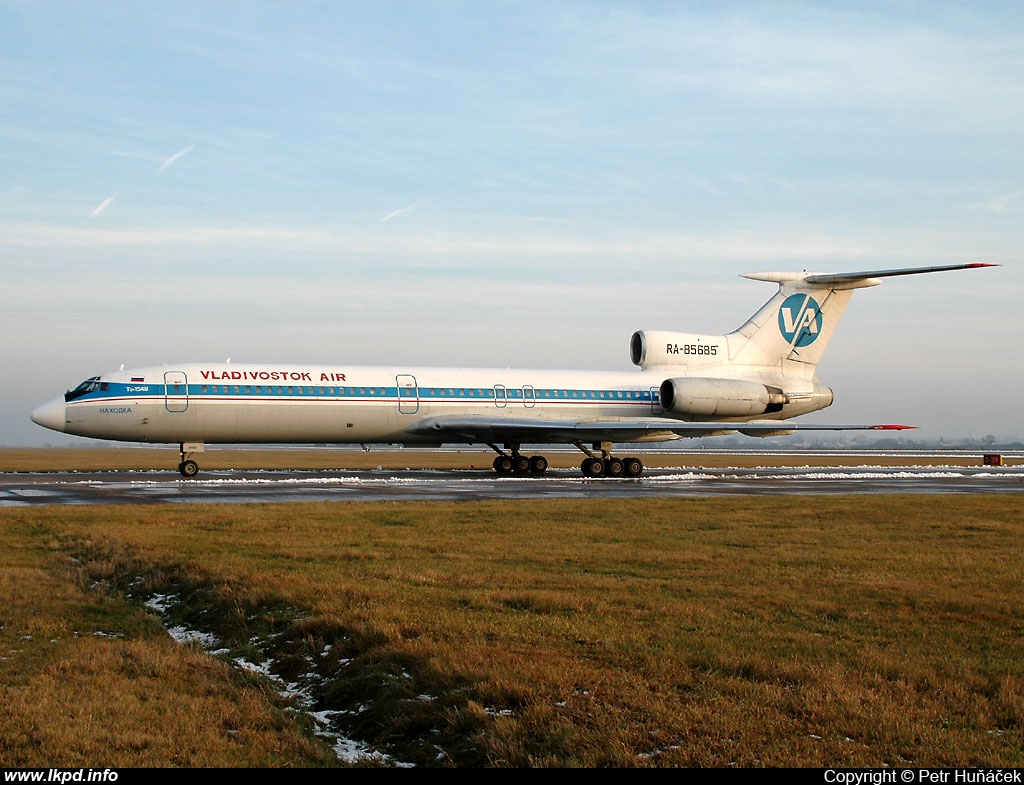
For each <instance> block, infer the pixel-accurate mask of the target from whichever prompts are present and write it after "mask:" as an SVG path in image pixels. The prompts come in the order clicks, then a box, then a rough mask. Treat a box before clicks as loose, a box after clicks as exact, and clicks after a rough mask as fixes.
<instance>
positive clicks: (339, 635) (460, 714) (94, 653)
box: [0, 494, 1024, 767]
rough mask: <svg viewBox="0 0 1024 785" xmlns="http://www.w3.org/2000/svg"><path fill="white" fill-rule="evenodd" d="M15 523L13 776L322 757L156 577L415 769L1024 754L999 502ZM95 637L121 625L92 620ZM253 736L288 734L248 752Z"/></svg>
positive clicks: (947, 499) (635, 503)
mask: <svg viewBox="0 0 1024 785" xmlns="http://www.w3.org/2000/svg"><path fill="white" fill-rule="evenodd" d="M0 523H2V532H3V538H4V539H3V548H2V551H0V552H2V553H3V559H4V562H3V564H4V573H3V574H5V575H7V576H8V578H7V580H6V581H5V582H3V583H0V588H2V591H3V595H4V596H3V597H2V598H0V601H2V605H0V608H3V609H4V610H3V611H2V613H3V614H4V617H3V625H4V626H3V629H2V630H0V642H2V645H3V646H4V647H9V648H11V649H12V650H13V649H18V648H19V647H20V645H21V644H19V643H18V642H19V641H21V640H22V639H23V637H24V636H25V635H26V634H28V635H31V645H30V646H29V649H30V650H31V651H30V652H28V653H26V654H19V655H18V657H16V658H13V659H8V660H6V661H4V663H3V668H4V671H3V673H4V679H3V682H4V684H5V687H4V689H5V690H6V694H5V695H4V701H3V703H2V704H0V727H4V728H13V729H22V730H18V731H7V733H8V735H7V736H6V737H5V742H6V743H5V745H4V746H3V748H2V749H3V750H4V751H5V753H6V754H7V755H8V756H11V755H16V756H17V757H16V758H12V760H15V761H17V762H18V765H49V764H48V763H46V762H44V761H49V762H52V761H55V760H63V757H62V756H68V757H70V759H73V760H87V759H88V760H89V761H90V762H89V763H88V764H85V763H83V765H97V764H102V765H107V764H109V763H111V761H110V759H109V758H108V757H103V758H100V759H97V758H96V757H94V756H97V755H100V753H101V751H102V750H104V749H109V750H111V751H112V752H111V754H112V755H115V756H117V761H120V762H121V765H151V763H150V762H151V761H154V760H163V761H167V760H171V761H173V762H174V763H180V764H182V765H206V764H205V763H203V761H209V760H211V759H213V758H215V757H216V756H218V755H222V756H223V757H222V762H223V763H224V764H225V765H233V764H236V763H237V764H238V765H285V763H286V762H287V763H297V764H302V765H311V764H316V763H317V762H318V761H321V760H322V759H320V758H318V757H317V753H316V751H315V750H314V751H310V749H309V748H307V747H304V746H303V742H302V741H301V740H300V737H301V733H300V732H299V731H300V728H299V725H298V724H297V723H295V722H292V723H289V722H287V721H285V720H282V717H285V718H287V715H283V714H281V713H280V710H279V709H278V708H276V707H275V705H274V703H273V701H271V700H269V698H268V695H269V692H268V691H266V690H265V689H264V687H261V686H260V685H259V682H258V681H251V680H250V681H248V682H247V681H245V680H242V681H239V680H238V678H237V677H236V676H233V675H232V672H231V671H230V670H228V669H226V668H225V667H224V666H222V665H220V664H219V663H214V662H210V661H209V660H206V659H205V658H204V657H203V656H202V655H199V654H198V653H197V652H194V651H189V650H188V649H184V650H180V649H176V648H175V647H173V646H170V645H169V644H168V643H167V642H166V641H165V640H162V639H161V636H160V634H159V631H158V630H156V629H155V624H154V619H153V617H152V615H151V614H147V613H145V612H144V610H143V609H142V608H141V607H140V606H139V605H138V604H133V603H132V602H129V601H128V600H126V598H128V597H133V598H136V601H137V600H140V599H142V598H143V597H145V596H149V595H151V594H153V593H157V592H159V593H172V592H173V593H175V594H176V596H177V597H178V598H179V600H178V602H177V604H176V605H175V606H174V607H173V608H172V610H171V611H170V615H169V617H168V618H169V619H173V620H174V621H175V622H176V623H185V622H187V623H189V624H191V625H193V626H196V627H199V626H202V627H203V628H204V629H207V630H208V631H211V632H216V634H217V635H218V637H219V639H220V640H222V641H225V642H227V643H226V644H225V645H228V644H230V645H231V646H233V647H234V648H235V650H236V652H243V653H246V654H247V656H250V657H254V656H255V653H254V647H257V646H258V647H260V648H261V653H260V655H259V656H261V657H263V656H266V657H271V658H273V660H274V661H275V662H276V663H277V665H276V667H277V668H278V670H279V672H280V673H281V674H285V675H290V676H291V677H294V676H295V674H296V673H297V672H299V671H302V670H303V669H308V668H315V669H316V670H317V671H318V672H319V673H320V674H321V675H322V676H323V677H324V679H325V682H324V685H323V687H322V689H321V691H320V693H319V701H320V707H321V708H330V709H334V710H342V711H353V710H354V709H355V708H359V711H358V712H354V713H351V714H348V715H344V716H345V717H346V718H347V719H345V720H343V725H344V728H345V731H346V733H348V734H350V735H354V736H357V737H359V738H362V739H365V740H367V741H369V742H371V743H373V744H374V745H376V746H377V747H378V748H379V749H382V750H385V751H387V752H390V753H391V754H393V755H394V756H395V758H396V759H398V760H406V761H410V762H415V763H418V764H420V765H438V764H442V765H444V764H445V763H450V764H453V765H490V766H544V765H560V766H566V765H567V766H602V765H610V766H668V765H685V766H693V765H705V766H732V765H739V766H759V765H760V766H858V767H878V766H900V765H915V766H929V767H938V766H968V765H971V766H1014V765H1019V764H1020V761H1021V751H1022V749H1024V735H1022V728H1024V689H1022V688H1024V656H1022V655H1024V635H1022V633H1024V603H1022V601H1021V598H1020V585H1021V579H1022V577H1024V549H1021V548H1020V547H1019V534H1020V531H1021V526H1022V525H1024V510H1022V507H1021V505H1020V504H1019V499H1018V498H1017V496H1016V495H1012V494H1006V495H998V496H959V497H958V496H951V495H945V496H934V497H932V496H877V497H872V496H858V497H787V498H785V499H758V498H753V497H742V498H729V499H692V500H690V499H658V500H629V501H607V500H582V501H580V500H559V501H550V502H535V501H516V502H502V501H481V502H431V503H422V502H421V503H413V504H406V503H392V502H383V503H347V504H276V505H248V506H239V507H234V506H227V505H209V506H204V505H168V506H158V507H145V508H143V507H130V506H124V507H116V508H114V507H107V508H104V507H91V508H75V509H71V508H49V509H47V508H33V509H10V510H4V511H0ZM25 571H27V572H25ZM80 586H81V587H84V588H79V587H80ZM29 587H38V592H39V594H38V595H37V594H36V589H35V588H29ZM50 596H52V597H54V598H56V599H53V600H47V599H45V598H46V597H50ZM33 608H35V609H37V610H35V611H34V610H33ZM37 611H38V612H37ZM69 619H70V620H72V622H69V621H68V620H69ZM115 622H116V623H115ZM108 628H109V629H111V630H113V631H116V632H117V634H118V635H120V636H122V637H121V638H118V639H115V640H113V641H111V640H109V639H105V638H100V639H97V638H96V637H95V635H94V631H95V630H96V629H108ZM254 641H258V644H257V643H254ZM179 651H180V654H176V652H179ZM311 662H315V665H311V664H310V663H311ZM65 682H66V687H67V689H66V690H64V691H63V693H62V690H61V685H62V683H65ZM150 687H151V688H152V692H147V690H148V689H149V688H150ZM164 693H166V698H165V697H163V694H164ZM37 694H38V696H39V698H38V700H39V701H40V703H39V705H40V706H41V707H42V708H41V709H39V710H37V709H36V708H34V707H35V705H36V700H37V697H36V696H37ZM147 695H149V696H157V695H160V696H161V698H160V700H156V698H155V697H144V696H147ZM425 696H429V697H425ZM111 700H116V701H117V705H118V706H119V707H120V711H119V712H112V711H111V710H110V709H109V707H108V706H109V702H110V701H111ZM69 701H70V702H69ZM197 701H206V703H198V702H197ZM155 704H160V705H159V706H158V705H155ZM61 705H63V706H72V707H73V708H72V709H70V712H71V714H70V715H69V716H70V717H71V719H73V720H74V721H73V722H65V721H64V718H63V717H62V715H61V710H60V709H59V708H58V707H59V706H61ZM161 707H162V708H161ZM122 715H123V717H122ZM179 715H190V716H179ZM196 716H202V717H204V718H214V719H212V720H208V721H207V720H204V721H202V722H196V721H195V720H194V718H195V717H196ZM80 717H88V718H89V719H88V721H85V720H82V719H80ZM62 727H63V728H66V729H65V730H58V729H59V728H62ZM160 727H172V728H174V734H173V738H174V743H173V744H171V743H170V742H169V741H167V740H163V746H160V745H159V744H158V743H157V738H158V737H160V736H161V734H160V733H158V732H157V730H156V729H157V728H160ZM239 728H245V729H249V731H248V732H251V733H252V734H253V736H252V737H251V738H253V739H255V738H257V736H256V734H258V733H267V734H269V736H273V735H274V734H275V733H279V734H280V737H281V738H280V740H279V741H278V742H277V744H276V745H275V744H274V743H273V742H272V741H271V740H270V739H269V737H268V738H264V737H260V738H262V739H263V740H262V741H261V742H260V743H259V744H254V743H252V742H247V743H246V744H244V745H238V744H236V742H235V741H234V740H235V739H237V738H238V735H239ZM29 729H31V732H30V730H29ZM313 746H314V748H315V747H316V745H313ZM259 749H269V750H271V752H268V753H266V754H263V753H260V752H259V751H258V750H259ZM69 750H70V751H72V753H69V752H68V751H69ZM151 750H157V752H155V753H152V754H151V752H150V751H151ZM221 750H228V751H231V752H232V754H230V755H229V754H228V753H227V752H223V751H221ZM321 752H322V750H321ZM75 755H77V757H75ZM172 755H173V756H175V757H169V756H172ZM439 755H440V757H439ZM133 756H135V757H133ZM247 756H252V757H247ZM132 760H136V761H137V763H132V762H131V761H132ZM125 761H127V762H125ZM0 765H10V764H4V761H3V760H2V759H0Z"/></svg>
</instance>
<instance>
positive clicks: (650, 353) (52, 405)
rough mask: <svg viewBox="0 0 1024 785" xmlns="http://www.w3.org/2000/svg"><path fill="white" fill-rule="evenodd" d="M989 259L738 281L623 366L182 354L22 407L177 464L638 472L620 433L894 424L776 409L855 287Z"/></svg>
mask: <svg viewBox="0 0 1024 785" xmlns="http://www.w3.org/2000/svg"><path fill="white" fill-rule="evenodd" d="M995 266H997V265H992V264H982V263H972V264H957V265H945V266H932V267H914V268H901V269H892V270H874V271H865V272H849V273H809V272H806V271H803V272H768V273H749V274H746V275H744V276H743V277H744V278H750V279H753V280H755V281H765V282H768V283H775V284H777V285H778V291H777V292H776V293H775V294H774V296H773V297H772V298H771V299H769V300H768V301H767V302H766V303H765V304H764V305H763V306H762V307H761V308H760V309H759V310H758V311H757V312H756V313H755V314H754V315H753V316H751V317H750V319H748V320H747V321H746V322H745V323H744V324H743V325H742V326H741V327H739V328H738V329H737V330H734V331H733V332H731V333H728V334H727V335H717V336H716V335H702V334H696V333H681V332H666V331H651V330H640V331H638V332H635V333H633V335H632V337H631V338H630V342H629V353H630V359H631V360H632V362H633V365H635V366H637V368H638V369H639V370H636V371H630V372H623V371H620V372H608V371H563V370H513V369H506V368H411V367H404V366H350V365H343V364H342V365H337V364H325V365H281V364H274V363H263V364H233V363H231V362H230V361H228V362H224V363H204V362H200V363H195V362H190V363H182V364H177V365H161V366H153V367H147V368H136V369H131V370H124V369H123V367H122V369H121V370H118V371H114V372H111V373H104V374H102V375H100V376H93V377H91V378H89V379H86V380H85V381H84V382H82V383H81V384H80V385H78V386H77V387H75V388H74V389H72V390H69V391H68V392H67V393H65V394H64V396H63V397H59V398H55V399H53V400H52V401H49V402H48V403H45V404H43V405H42V406H40V407H38V408H37V409H35V410H34V411H33V412H32V414H31V417H32V420H33V421H34V422H36V423H37V424H39V425H41V426H43V427H46V428H50V429H52V430H54V431H60V432H62V433H69V434H75V435H78V436H85V437H90V438H94V439H109V440H115V441H126V442H142V443H165V444H177V445H178V447H179V452H180V461H179V464H178V470H179V472H180V473H181V474H182V476H184V477H194V476H196V474H197V473H198V472H199V466H198V463H197V462H196V461H195V460H194V458H193V457H192V456H193V455H194V454H195V453H199V452H202V451H203V450H204V449H205V445H206V444H243V443H244V444H272V443H279V444H280V443H311V444H362V445H367V444H400V445H404V446H431V447H440V446H442V445H444V444H483V445H487V446H488V447H490V448H491V449H492V450H494V452H495V453H497V457H495V459H494V464H493V467H494V469H495V470H496V471H497V472H498V473H499V474H507V473H515V474H522V475H541V474H543V473H544V472H545V471H546V469H547V467H548V461H547V459H546V458H545V457H544V456H543V455H540V454H538V455H525V454H523V453H522V452H521V451H520V450H521V448H522V447H523V446H524V445H539V444H570V445H573V446H575V447H576V448H577V449H579V450H580V451H581V452H582V453H583V454H584V455H585V456H586V457H585V458H584V459H583V462H582V464H581V466H580V469H581V471H582V473H583V475H584V476H586V477H592V478H597V477H630V478H633V477H639V476H640V475H641V474H642V473H643V469H644V467H643V463H642V462H641V461H640V459H639V458H636V457H625V458H619V457H617V456H615V455H613V454H612V449H613V446H614V445H615V444H617V443H645V442H665V441H669V440H674V439H682V438H687V437H703V436H713V435H722V434H733V433H737V432H739V433H742V434H745V435H748V436H758V437H762V436H778V435H785V434H792V433H794V432H796V431H807V430H818V431H820V430H826V431H840V430H903V429H905V428H911V427H913V426H905V425H820V424H803V423H791V422H788V421H789V420H790V419H791V418H794V417H797V416H800V415H804V414H808V413H810V412H815V411H818V410H820V409H824V408H825V407H827V406H830V405H831V404H832V401H833V392H832V390H831V389H830V388H829V387H826V386H825V385H824V384H823V383H822V382H821V381H820V380H819V379H818V377H817V373H816V368H817V365H818V363H819V361H820V360H821V357H822V354H823V353H824V351H825V348H826V346H827V345H828V343H829V340H830V339H831V338H832V334H833V332H834V330H835V328H836V324H837V323H838V321H839V318H840V316H841V315H842V313H843V311H844V309H845V308H846V305H847V303H848V302H849V300H850V297H851V296H852V294H853V292H854V291H855V290H857V289H861V288H865V287H870V286H876V285H878V284H880V283H882V279H883V278H890V277H895V276H904V275H916V274H921V273H931V272H942V271H948V270H966V269H976V268H981V267H995Z"/></svg>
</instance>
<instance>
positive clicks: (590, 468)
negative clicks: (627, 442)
mask: <svg viewBox="0 0 1024 785" xmlns="http://www.w3.org/2000/svg"><path fill="white" fill-rule="evenodd" d="M573 444H574V445H575V446H576V449H578V450H580V451H581V452H583V453H585V454H586V456H587V457H586V458H584V459H583V463H582V464H581V465H580V470H581V471H582V472H583V476H584V477H630V478H632V477H639V476H640V475H641V474H643V473H644V465H643V463H642V462H641V460H640V459H639V458H632V457H630V458H616V457H615V456H614V455H612V453H611V448H612V445H611V442H601V443H600V444H595V445H594V449H595V450H600V451H601V454H600V455H595V454H594V453H593V452H592V451H591V450H588V449H587V448H586V447H585V446H583V445H582V444H581V443H580V442H573Z"/></svg>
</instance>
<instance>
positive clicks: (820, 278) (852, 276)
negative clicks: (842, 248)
mask: <svg viewBox="0 0 1024 785" xmlns="http://www.w3.org/2000/svg"><path fill="white" fill-rule="evenodd" d="M998 266H999V265H997V264H983V263H981V262H975V263H973V264H950V265H942V266H939V267H903V268H899V269H895V270H870V271H864V272H857V273H827V274H823V275H808V276H807V277H806V278H804V280H805V281H806V282H807V283H813V284H825V285H830V284H842V283H853V282H854V281H863V280H867V279H871V278H895V277H896V276H898V275H917V274H919V273H942V272H946V271H948V270H973V269H975V268H977V267H998Z"/></svg>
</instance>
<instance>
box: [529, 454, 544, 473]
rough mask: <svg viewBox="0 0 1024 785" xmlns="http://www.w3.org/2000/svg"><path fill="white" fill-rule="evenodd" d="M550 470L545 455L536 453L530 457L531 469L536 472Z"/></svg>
mask: <svg viewBox="0 0 1024 785" xmlns="http://www.w3.org/2000/svg"><path fill="white" fill-rule="evenodd" d="M547 470H548V459H547V458H545V457H544V456H543V455H534V456H533V457H532V458H530V471H531V472H533V473H534V474H544V472H546V471H547Z"/></svg>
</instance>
